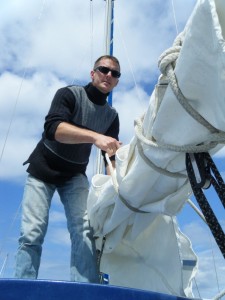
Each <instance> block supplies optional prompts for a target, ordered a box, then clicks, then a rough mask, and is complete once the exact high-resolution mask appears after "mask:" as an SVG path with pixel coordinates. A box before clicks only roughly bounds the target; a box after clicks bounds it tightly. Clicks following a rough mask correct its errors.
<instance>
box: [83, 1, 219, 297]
mask: <svg viewBox="0 0 225 300" xmlns="http://www.w3.org/2000/svg"><path fill="white" fill-rule="evenodd" d="M223 33H224V34H225V3H224V1H223V0H215V1H214V0H199V1H198V2H197V4H196V6H195V9H194V11H193V13H192V15H191V17H190V18H189V20H188V22H187V24H186V26H185V29H184V31H183V33H182V34H181V35H179V36H178V38H177V39H176V41H175V43H174V46H173V47H172V48H171V49H169V51H166V52H165V53H164V54H163V55H162V57H161V58H160V70H161V71H162V73H163V74H162V75H161V76H160V78H159V81H158V84H157V85H156V87H155V89H154V92H153V93H152V95H151V98H150V103H149V108H148V110H147V112H146V114H145V116H143V118H140V119H139V120H137V125H136V127H135V136H134V138H133V139H132V140H131V142H130V144H129V145H126V146H123V147H121V148H120V149H119V150H118V151H117V153H116V170H115V172H114V173H113V176H112V177H110V176H107V175H101V174H97V175H95V176H94V177H93V179H92V185H91V190H90V193H89V199H88V213H89V217H90V221H91V224H92V225H93V227H94V232H95V236H96V237H98V239H97V242H96V243H97V247H98V249H99V250H101V249H102V239H103V237H104V236H105V237H106V241H105V245H104V251H103V255H102V257H101V264H100V270H101V271H102V272H104V273H107V274H109V276H110V284H113V285H121V286H129V287H136V288H141V289H147V290H152V291H158V292H164V293H168V294H173V295H180V296H188V297H190V296H192V286H191V279H192V278H193V276H194V275H195V272H196V265H197V257H196V255H195V253H194V252H193V250H192V248H191V243H190V241H189V239H188V238H187V237H186V236H185V235H184V234H183V233H182V232H181V231H180V230H179V227H178V224H177V220H176V215H177V213H178V212H179V211H180V210H181V209H182V207H183V205H184V204H185V202H186V201H187V199H188V198H189V196H190V194H191V188H190V185H189V182H188V179H187V175H186V170H185V152H199V151H208V150H210V152H211V153H214V152H215V151H216V150H218V147H216V145H217V143H218V142H220V143H222V142H224V132H223V131H224V130H225V118H224V111H225V42H224V39H223ZM175 62H176V63H175ZM173 66H175V68H174V70H173ZM174 74H175V77H174ZM175 79H176V80H175ZM168 81H169V85H168ZM174 92H175V93H177V96H175V94H174ZM177 98H178V99H179V101H178V99H177ZM197 145H198V146H197Z"/></svg>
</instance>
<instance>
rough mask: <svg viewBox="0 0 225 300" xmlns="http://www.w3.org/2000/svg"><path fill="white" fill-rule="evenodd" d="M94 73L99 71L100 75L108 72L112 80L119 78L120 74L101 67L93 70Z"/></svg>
mask: <svg viewBox="0 0 225 300" xmlns="http://www.w3.org/2000/svg"><path fill="white" fill-rule="evenodd" d="M94 71H99V72H101V73H102V74H108V73H109V72H111V74H112V77H114V78H119V77H120V75H121V73H120V72H119V71H117V70H112V69H110V68H107V67H103V66H99V67H97V68H95V69H94Z"/></svg>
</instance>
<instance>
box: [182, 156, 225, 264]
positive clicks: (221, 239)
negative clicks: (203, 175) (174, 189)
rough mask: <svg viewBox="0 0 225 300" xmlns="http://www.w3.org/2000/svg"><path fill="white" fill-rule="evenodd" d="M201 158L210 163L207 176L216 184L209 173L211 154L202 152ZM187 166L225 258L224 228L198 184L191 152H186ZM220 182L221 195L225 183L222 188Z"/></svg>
mask: <svg viewBox="0 0 225 300" xmlns="http://www.w3.org/2000/svg"><path fill="white" fill-rule="evenodd" d="M199 159H200V160H201V161H202V160H205V161H206V162H207V163H208V165H207V166H206V172H207V176H208V179H209V178H210V181H211V183H212V184H214V181H215V180H214V179H213V177H212V176H211V174H210V173H209V167H210V166H212V162H211V157H210V155H209V154H208V153H202V154H201V155H200V154H199ZM186 168H187V173H188V177H189V180H190V183H191V187H192V190H193V193H194V195H195V198H196V200H197V202H198V204H199V206H200V208H201V210H202V212H203V214H204V216H205V219H206V222H207V224H208V226H209V228H210V230H211V232H212V234H213V236H214V238H215V240H216V243H217V245H218V247H219V248H220V251H221V253H222V254H223V256H224V258H225V234H224V232H223V229H222V227H221V225H220V224H219V222H218V220H217V218H216V216H215V214H214V212H213V210H212V208H211V206H210V205H209V203H208V201H207V199H206V197H205V195H204V193H203V191H202V188H201V187H200V186H198V185H197V184H196V179H195V174H194V169H193V166H192V162H191V158H190V154H189V153H187V154H186ZM213 168H214V167H213ZM221 180H222V178H221V177H220V178H219V179H218V184H219V182H220V181H221ZM222 183H223V182H222ZM218 184H216V185H215V187H216V189H218V190H220V192H219V195H221V194H222V192H223V191H224V183H223V184H222V186H221V187H220V188H219V187H218V186H217V185H218ZM223 202H224V199H223Z"/></svg>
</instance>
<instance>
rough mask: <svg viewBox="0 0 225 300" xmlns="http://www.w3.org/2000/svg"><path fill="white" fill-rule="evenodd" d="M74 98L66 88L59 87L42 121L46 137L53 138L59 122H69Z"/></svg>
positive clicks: (73, 106)
mask: <svg viewBox="0 0 225 300" xmlns="http://www.w3.org/2000/svg"><path fill="white" fill-rule="evenodd" d="M75 102H76V99H75V97H74V95H73V93H72V92H71V91H70V90H69V89H68V88H61V89H59V90H58V91H57V92H56V94H55V96H54V98H53V100H52V103H51V107H50V109H49V112H48V114H47V116H46V117H45V123H44V134H45V136H46V138H47V139H49V140H55V132H56V129H57V127H58V125H59V124H60V123H61V122H67V123H70V122H71V116H72V114H73V112H74V109H75Z"/></svg>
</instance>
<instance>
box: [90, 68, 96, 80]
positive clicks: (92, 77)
mask: <svg viewBox="0 0 225 300" xmlns="http://www.w3.org/2000/svg"><path fill="white" fill-rule="evenodd" d="M94 73H95V71H94V70H91V72H90V75H91V79H94Z"/></svg>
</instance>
